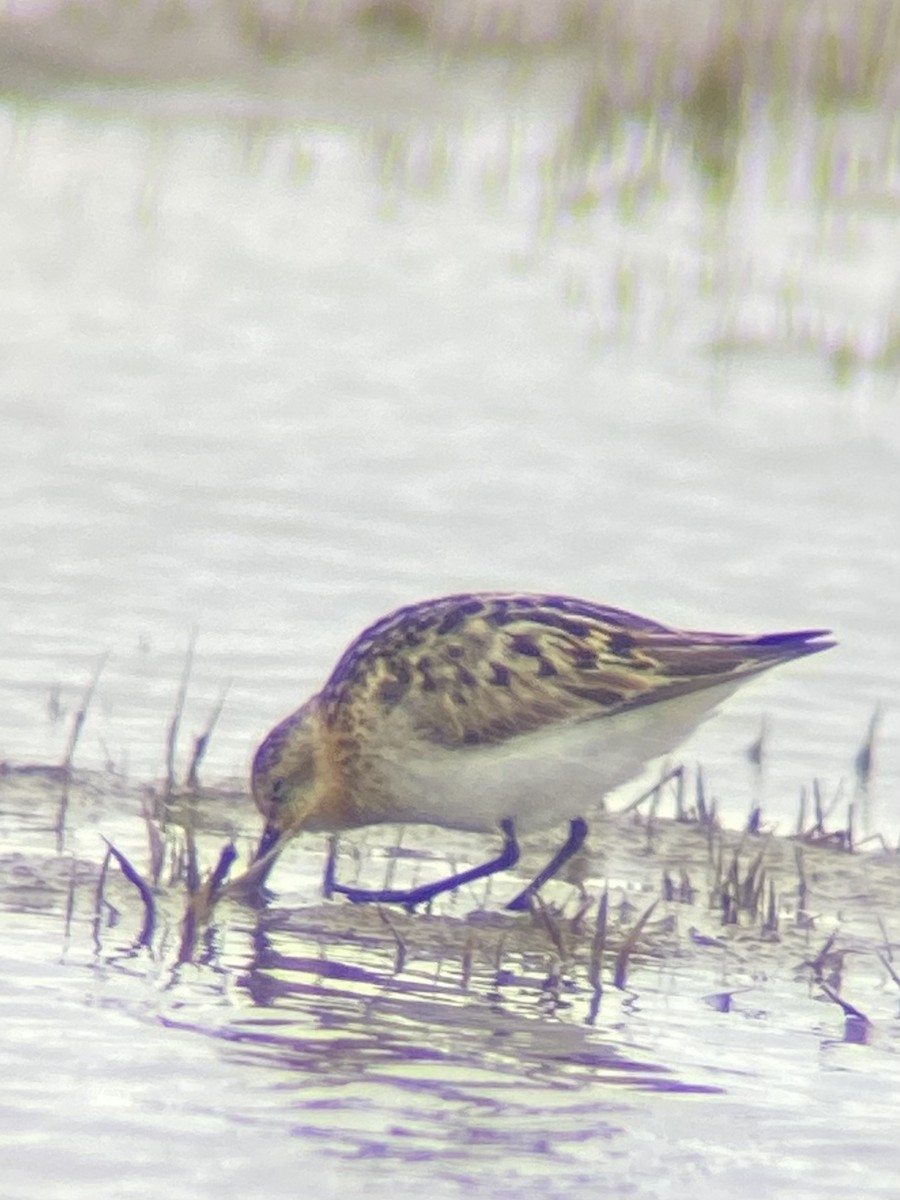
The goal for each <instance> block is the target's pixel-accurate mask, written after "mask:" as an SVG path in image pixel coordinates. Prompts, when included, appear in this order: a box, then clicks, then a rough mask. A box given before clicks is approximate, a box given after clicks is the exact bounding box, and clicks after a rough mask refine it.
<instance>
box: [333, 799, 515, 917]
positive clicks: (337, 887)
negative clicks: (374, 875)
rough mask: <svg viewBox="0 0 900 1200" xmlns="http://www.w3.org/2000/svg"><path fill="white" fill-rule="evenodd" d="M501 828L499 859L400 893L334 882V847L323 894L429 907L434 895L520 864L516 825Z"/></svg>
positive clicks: (504, 824)
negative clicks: (501, 847) (367, 889)
mask: <svg viewBox="0 0 900 1200" xmlns="http://www.w3.org/2000/svg"><path fill="white" fill-rule="evenodd" d="M500 828H501V830H502V831H503V849H502V850H501V851H500V853H499V854H498V855H497V857H496V858H492V859H491V860H490V862H486V863H482V864H481V866H480V867H472V868H471V869H470V870H468V871H462V872H460V874H459V875H451V876H450V877H449V878H448V879H439V880H438V881H437V883H426V884H423V885H422V887H417V888H410V889H409V891H405V892H404V891H399V890H398V891H394V890H385V891H381V892H369V891H364V890H363V889H362V888H354V887H346V886H345V885H344V884H343V883H335V879H334V867H335V855H334V849H333V847H332V848H331V850H330V851H329V855H328V862H327V863H326V865H325V879H324V881H323V884H322V891H323V892H324V894H325V896H331V895H333V894H334V893H335V892H338V893H339V894H340V895H341V896H346V897H347V899H348V900H352V901H353V903H354V904H365V903H366V902H368V901H376V902H380V903H382V904H405V905H406V907H407V908H414V907H415V906H416V905H417V904H426V903H427V902H428V901H429V900H433V899H434V897H435V896H439V895H440V894H441V892H450V891H453V889H454V888H458V887H462V886H463V884H465V883H474V882H475V880H476V879H484V878H485V877H486V876H487V875H493V874H494V873H495V872H496V871H505V870H507V869H508V868H509V867H513V866H515V864H516V863H517V862H518V861H519V843H518V842H517V841H516V831H515V829H514V827H513V823H512V821H509V820H504V821H501V822H500Z"/></svg>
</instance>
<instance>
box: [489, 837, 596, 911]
mask: <svg viewBox="0 0 900 1200" xmlns="http://www.w3.org/2000/svg"><path fill="white" fill-rule="evenodd" d="M587 831H588V827H587V822H586V821H585V820H583V819H582V818H581V817H575V819H574V820H572V821H570V822H569V836H568V837H567V838H566V841H565V844H564V845H562V846H560V848H559V849H558V850H557V852H556V853H555V854H554V855H553V857H552V858H551V859H550V861H549V862H548V863H547V865H546V867H544V869H543V871H539V872H538V874H537V875H535V877H534V879H532V881H531V883H529V885H528V887H527V888H523V890H522V891H521V892H519V894H518V896H516V897H515V898H514V899H513V900H510V902H509V904H507V906H506V907H507V908H508V909H510V910H511V911H512V912H527V911H528V909H529V908H530V907H531V897H532V896H534V895H535V893H536V892H537V891H538V890H539V889H540V888H542V887H543V886H544V884H545V883H546V882H547V880H548V879H552V878H553V876H554V875H555V874H556V872H557V871H558V870H559V868H560V867H561V866H562V865H563V863H565V862H568V861H569V859H570V858H571V857H572V855H573V854H575V853H576V851H578V850H580V849H581V846H582V845H583V843H584V839H585V838H586V837H587Z"/></svg>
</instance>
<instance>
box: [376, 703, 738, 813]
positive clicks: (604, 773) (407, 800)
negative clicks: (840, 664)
mask: <svg viewBox="0 0 900 1200" xmlns="http://www.w3.org/2000/svg"><path fill="white" fill-rule="evenodd" d="M737 686H738V684H737V683H728V684H724V685H720V686H719V687H715V688H704V689H703V690H702V691H698V692H692V693H690V694H689V695H687V696H679V697H678V698H677V699H674V700H668V701H664V702H662V703H656V704H649V705H646V706H644V707H641V708H635V709H631V710H630V711H628V712H625V713H621V714H620V715H618V716H613V717H601V718H600V719H598V720H596V721H582V722H577V723H572V724H566V725H556V726H553V727H551V728H550V729H548V730H546V731H541V732H537V733H531V734H524V735H521V736H519V737H515V738H510V739H509V740H508V741H505V742H502V743H500V744H499V745H485V746H472V747H465V748H461V749H457V750H450V749H447V748H445V747H441V746H429V747H428V748H427V753H424V752H421V751H418V752H417V750H413V751H412V752H409V750H407V752H406V753H398V754H397V755H396V756H395V755H391V756H390V761H389V762H385V761H382V762H381V763H380V767H381V772H382V778H383V779H385V781H386V782H387V783H388V786H389V789H390V792H391V793H392V796H393V799H394V801H395V804H396V815H394V816H392V817H391V818H390V819H391V820H395V821H401V822H409V823H415V822H424V823H427V824H434V825H443V826H445V827H446V828H448V829H462V830H468V831H471V832H492V831H495V830H496V829H497V827H498V825H499V823H500V821H501V820H503V819H504V818H507V817H508V818H511V819H512V820H513V821H514V822H515V825H516V829H517V830H518V831H519V832H520V833H529V832H531V831H534V830H538V829H544V828H547V827H548V826H552V825H558V824H560V823H561V822H562V821H565V820H568V819H571V818H572V817H579V816H583V815H584V814H585V813H586V812H589V811H590V809H591V808H592V807H593V806H595V805H596V804H597V803H598V802H599V801H600V800H601V799H602V797H603V796H604V795H605V794H606V793H607V792H608V791H610V790H611V789H612V788H615V787H618V786H619V785H620V784H623V783H626V782H627V781H628V780H629V779H631V778H632V777H633V776H634V775H636V774H638V772H639V771H640V770H641V769H642V768H643V767H644V766H645V764H646V763H648V762H649V761H650V760H651V759H654V758H656V757H658V756H659V755H661V754H665V753H667V752H668V751H670V750H672V749H674V747H675V746H677V745H678V743H679V742H681V741H683V740H684V738H686V737H687V736H688V735H689V734H690V733H691V732H692V731H693V730H694V729H695V728H696V727H697V725H698V724H699V723H700V722H701V721H702V720H703V719H704V718H705V717H706V716H708V715H709V713H710V712H711V711H712V709H714V708H715V707H716V705H717V704H719V703H720V702H721V701H722V700H724V699H725V698H726V697H727V696H728V695H730V694H731V692H733V691H734V690H735V688H736V687H737Z"/></svg>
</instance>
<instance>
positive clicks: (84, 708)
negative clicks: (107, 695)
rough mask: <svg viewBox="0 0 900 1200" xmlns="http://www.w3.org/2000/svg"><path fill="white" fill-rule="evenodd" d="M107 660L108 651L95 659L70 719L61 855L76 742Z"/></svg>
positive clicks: (59, 827) (58, 842)
mask: <svg viewBox="0 0 900 1200" xmlns="http://www.w3.org/2000/svg"><path fill="white" fill-rule="evenodd" d="M108 659H109V651H108V650H104V652H103V653H102V654H101V655H100V657H99V658H98V659H97V662H96V665H95V666H94V670H93V671H92V672H91V677H90V679H89V680H88V683H87V686H86V687H85V689H84V693H83V694H82V697H81V704H80V705H79V707H78V709H77V710H76V712H75V716H74V717H73V719H72V730H71V733H70V734H69V743H68V745H67V747H66V753H65V757H64V758H63V761H62V779H63V785H62V794H61V795H60V798H59V809H58V810H57V814H56V827H55V832H56V850H57V853H61V852H62V849H63V847H64V845H65V836H66V817H67V815H68V811H69V788H70V786H71V783H72V764H73V762H74V760H75V750H76V748H77V746H78V740H79V738H80V737H81V731H82V729H83V728H84V722H85V720H86V719H87V714H88V709H89V708H90V706H91V701H92V700H93V699H94V693H95V692H96V690H97V684H98V683H99V681H100V675H101V673H102V671H103V668H104V667H105V666H106V663H107V660H108Z"/></svg>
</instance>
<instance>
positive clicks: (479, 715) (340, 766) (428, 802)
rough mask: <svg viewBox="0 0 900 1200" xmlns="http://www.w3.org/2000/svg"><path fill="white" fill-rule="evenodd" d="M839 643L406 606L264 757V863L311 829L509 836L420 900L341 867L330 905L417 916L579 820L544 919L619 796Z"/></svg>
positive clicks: (520, 899) (520, 600)
mask: <svg viewBox="0 0 900 1200" xmlns="http://www.w3.org/2000/svg"><path fill="white" fill-rule="evenodd" d="M827 637H828V631H827V630H820V629H808V630H801V631H798V632H792V633H769V634H763V635H761V636H754V635H750V636H745V635H743V634H731V633H697V632H688V631H685V630H680V629H672V628H669V627H668V626H666V625H661V624H659V623H658V622H656V621H650V620H647V619H646V618H645V617H639V616H635V615H634V614H632V613H628V612H623V611H621V610H620V609H617V608H608V607H605V606H603V605H600V604H592V603H590V602H589V601H586V600H575V599H571V598H569V597H566V596H553V595H526V594H521V595H520V594H506V593H499V592H483V593H468V594H464V595H458V596H445V597H442V598H440V599H437V600H426V601H423V602H422V603H419V604H412V605H409V606H408V607H406V608H401V609H398V610H397V611H396V612H395V613H392V614H391V615H390V616H387V617H384V618H383V619H382V620H380V621H377V622H376V623H375V624H374V625H372V626H371V627H370V628H369V629H366V630H365V631H364V632H363V633H361V634H360V635H359V637H358V638H357V639H356V640H355V641H354V642H353V643H352V644H351V645H350V646H349V647H348V649H347V650H346V651H345V653H344V655H343V657H342V658H341V659H340V661H339V662H338V664H337V666H336V667H335V669H334V671H333V672H332V674H331V677H330V678H329V679H328V681H327V683H326V684H325V686H324V687H323V688H322V690H321V691H320V692H319V693H318V694H317V695H315V696H313V697H312V698H311V699H309V700H307V702H306V703H305V704H304V705H303V706H302V708H299V709H298V710H297V711H296V712H295V713H293V714H292V715H291V716H289V717H288V718H287V719H286V720H284V721H282V722H281V724H280V725H277V726H276V727H275V728H274V729H273V730H272V731H271V733H270V734H269V735H268V737H267V738H266V739H265V741H264V742H263V743H262V745H261V746H260V747H259V749H258V751H257V753H256V757H255V759H254V762H253V796H254V799H255V800H256V803H257V805H258V807H259V809H260V810H261V812H262V814H263V816H264V818H265V822H266V825H265V830H264V832H263V837H262V841H261V842H260V846H259V850H258V852H257V862H259V863H260V865H262V860H264V859H265V860H267V861H268V862H271V861H273V860H274V858H275V857H276V855H277V854H278V852H279V851H280V849H281V848H282V846H283V845H284V844H285V842H287V841H288V840H289V839H290V838H291V837H293V836H294V835H295V834H297V833H300V832H302V831H304V830H309V831H339V830H344V829H352V828H355V827H358V826H362V825H374V824H377V823H379V822H400V823H418V824H428V825H437V826H442V827H444V828H447V829H459V830H466V831H470V832H477V833H491V832H493V833H496V832H498V831H499V832H501V833H502V835H503V849H502V851H501V853H500V854H499V855H498V856H497V857H496V858H494V859H491V860H490V861H489V862H486V863H483V864H482V865H481V866H477V867H473V868H472V869H470V870H468V871H463V872H462V873H460V874H457V875H452V876H450V877H449V878H447V879H442V880H439V881H437V882H436V883H431V884H425V885H423V886H421V887H417V888H413V889H410V890H408V891H399V890H384V891H364V890H363V889H361V888H355V887H348V886H345V885H343V884H339V883H337V882H336V881H335V878H334V856H333V855H332V856H331V858H330V860H329V866H328V868H327V870H326V876H325V894H326V896H330V895H331V894H332V893H334V892H338V893H340V894H342V895H344V896H347V897H349V899H350V900H352V901H355V902H361V901H368V900H374V901H384V902H395V903H400V904H405V905H406V906H407V907H409V908H412V907H413V906H414V905H416V904H421V903H424V902H426V901H428V900H430V899H432V897H434V896H437V895H438V894H439V893H441V892H445V891H449V890H450V889H452V888H457V887H460V886H461V885H462V884H465V883H471V882H472V881H473V880H476V879H481V878H483V877H484V876H487V875H491V874H493V873H494V872H496V871H501V870H504V869H505V868H508V867H512V866H513V865H514V864H515V863H516V861H517V860H518V857H519V847H518V842H517V840H516V835H517V833H531V832H533V831H535V830H539V829H544V828H547V827H549V826H552V825H556V824H563V823H564V822H565V821H568V822H569V834H568V837H567V839H566V841H565V843H564V845H563V846H562V847H561V848H560V849H559V851H558V852H557V853H556V854H555V855H554V856H553V858H552V859H551V860H550V862H549V863H548V864H547V866H546V867H545V868H544V869H543V870H542V871H541V872H540V873H539V874H538V875H537V876H536V878H535V879H533V880H532V882H531V883H529V885H528V887H526V888H525V889H524V891H522V892H520V893H519V895H517V896H516V897H515V899H514V900H513V901H512V902H511V903H510V904H508V905H507V908H511V909H527V908H528V907H529V904H530V901H531V897H532V896H533V895H534V894H535V892H536V891H537V890H538V888H540V887H541V885H542V884H544V883H545V882H546V881H547V880H548V879H550V878H551V877H552V876H553V875H554V874H555V873H556V872H557V871H558V870H559V868H560V867H561V866H562V864H563V863H564V862H565V861H566V860H567V859H569V858H571V856H572V855H573V854H574V853H575V852H576V850H578V848H579V847H580V846H581V844H582V842H583V841H584V839H585V836H586V833H587V824H586V822H585V820H584V814H585V813H586V812H589V811H590V809H591V808H592V807H594V806H596V805H597V803H598V802H599V801H600V800H601V799H602V797H603V796H604V795H605V793H606V792H608V791H610V790H611V789H612V788H614V787H617V786H619V785H620V784H622V783H625V782H627V781H628V780H629V779H630V778H631V777H632V776H634V775H636V774H637V773H638V771H639V770H640V769H641V768H642V767H643V766H644V765H645V764H646V763H647V762H648V761H649V760H650V759H653V758H656V757H657V756H658V755H660V754H663V753H666V752H667V751H669V750H671V749H672V748H674V746H676V745H677V744H678V743H679V742H681V741H682V740H683V739H684V738H686V737H687V736H688V734H690V733H691V732H692V731H693V730H694V729H695V728H696V726H697V725H698V724H699V723H700V721H702V720H703V719H704V718H705V717H706V716H708V715H709V713H710V712H711V711H712V710H713V709H714V708H715V707H716V705H718V704H719V703H720V702H721V701H722V700H724V699H725V698H726V697H727V696H728V695H730V693H731V692H733V691H734V690H735V689H736V688H738V687H740V685H741V684H742V683H744V682H745V681H746V680H748V679H750V678H751V677H752V676H754V675H758V674H759V673H760V672H761V671H766V670H768V669H769V668H770V667H774V666H777V665H778V664H779V663H783V662H788V661H790V660H791V659H794V658H802V657H803V656H804V655H807V654H816V653H818V652H819V651H820V650H826V649H828V648H829V647H830V646H833V645H834V642H832V641H829V640H827Z"/></svg>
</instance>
